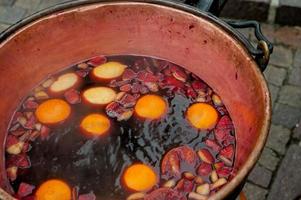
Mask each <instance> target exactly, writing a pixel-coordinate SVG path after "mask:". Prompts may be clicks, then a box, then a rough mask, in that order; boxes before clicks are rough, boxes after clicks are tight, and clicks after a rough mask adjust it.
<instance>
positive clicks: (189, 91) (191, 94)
mask: <svg viewBox="0 0 301 200" xmlns="http://www.w3.org/2000/svg"><path fill="white" fill-rule="evenodd" d="M186 95H187V96H188V97H189V98H193V99H194V98H196V97H197V93H196V92H195V91H194V89H193V88H191V87H187V89H186Z"/></svg>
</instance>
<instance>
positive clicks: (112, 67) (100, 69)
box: [90, 62, 127, 81]
mask: <svg viewBox="0 0 301 200" xmlns="http://www.w3.org/2000/svg"><path fill="white" fill-rule="evenodd" d="M126 67H127V66H126V65H124V64H121V63H119V62H107V63H104V64H101V65H99V66H97V67H95V68H94V69H93V70H92V72H91V74H90V75H91V78H92V79H94V80H97V81H109V80H112V79H116V78H118V77H120V76H121V75H122V74H123V72H124V70H125V68H126Z"/></svg>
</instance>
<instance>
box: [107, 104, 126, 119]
mask: <svg viewBox="0 0 301 200" xmlns="http://www.w3.org/2000/svg"><path fill="white" fill-rule="evenodd" d="M122 112H123V109H122V107H121V105H120V104H119V103H117V102H112V103H109V104H108V105H107V106H106V113H107V115H108V116H109V117H112V118H114V117H117V116H118V115H120V113H122Z"/></svg>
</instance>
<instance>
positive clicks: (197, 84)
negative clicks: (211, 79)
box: [191, 80, 207, 92]
mask: <svg viewBox="0 0 301 200" xmlns="http://www.w3.org/2000/svg"><path fill="white" fill-rule="evenodd" d="M191 86H192V88H193V89H194V90H195V91H197V92H199V91H206V89H207V86H206V84H205V83H204V82H203V81H201V80H194V81H192V83H191Z"/></svg>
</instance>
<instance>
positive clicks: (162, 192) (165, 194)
mask: <svg viewBox="0 0 301 200" xmlns="http://www.w3.org/2000/svg"><path fill="white" fill-rule="evenodd" d="M163 199H164V200H187V199H186V197H185V196H184V195H183V194H182V193H180V192H179V191H177V190H175V189H171V188H159V189H156V190H154V191H152V192H151V193H149V194H147V195H146V196H145V198H144V200H163Z"/></svg>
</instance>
